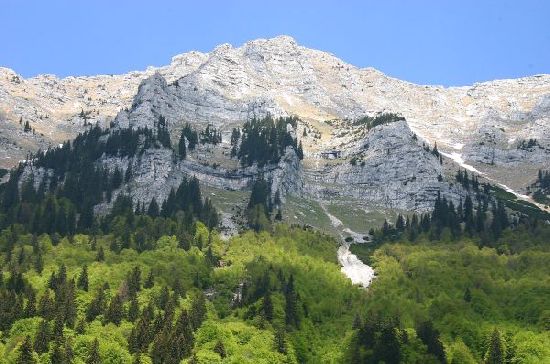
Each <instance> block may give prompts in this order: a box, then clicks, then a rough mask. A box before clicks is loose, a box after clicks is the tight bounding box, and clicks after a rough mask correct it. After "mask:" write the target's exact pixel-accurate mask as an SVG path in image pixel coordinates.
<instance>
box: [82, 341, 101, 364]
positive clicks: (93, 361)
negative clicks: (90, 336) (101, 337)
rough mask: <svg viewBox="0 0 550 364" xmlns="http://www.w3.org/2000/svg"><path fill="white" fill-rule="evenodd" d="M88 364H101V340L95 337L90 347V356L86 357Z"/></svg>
mask: <svg viewBox="0 0 550 364" xmlns="http://www.w3.org/2000/svg"><path fill="white" fill-rule="evenodd" d="M85 363H86V364H101V357H100V355H99V341H98V340H97V339H95V340H94V341H93V342H92V344H91V346H90V348H89V349H88V356H87V357H86V362H85Z"/></svg>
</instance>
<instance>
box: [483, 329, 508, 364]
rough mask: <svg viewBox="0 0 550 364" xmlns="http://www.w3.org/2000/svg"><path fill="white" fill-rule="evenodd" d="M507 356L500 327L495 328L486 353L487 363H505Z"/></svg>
mask: <svg viewBox="0 0 550 364" xmlns="http://www.w3.org/2000/svg"><path fill="white" fill-rule="evenodd" d="M504 358H505V352H504V346H503V344H502V339H501V337H500V332H499V331H498V329H496V328H495V329H494V330H493V333H492V334H491V337H490V339H489V347H488V349H487V353H486V354H485V363H486V364H503V363H504Z"/></svg>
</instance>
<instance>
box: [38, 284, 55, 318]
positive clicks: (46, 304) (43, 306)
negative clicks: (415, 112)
mask: <svg viewBox="0 0 550 364" xmlns="http://www.w3.org/2000/svg"><path fill="white" fill-rule="evenodd" d="M38 314H39V315H40V316H42V317H43V318H45V319H46V320H51V319H53V317H54V315H55V306H54V303H53V301H52V299H51V297H50V291H49V290H46V292H44V294H43V295H42V297H41V298H40V302H39V303H38Z"/></svg>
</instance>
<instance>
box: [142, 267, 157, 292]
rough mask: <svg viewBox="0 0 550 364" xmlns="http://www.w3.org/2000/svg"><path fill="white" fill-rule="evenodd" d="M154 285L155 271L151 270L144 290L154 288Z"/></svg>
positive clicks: (144, 284)
mask: <svg viewBox="0 0 550 364" xmlns="http://www.w3.org/2000/svg"><path fill="white" fill-rule="evenodd" d="M154 285H155V276H154V275H153V271H152V270H150V271H149V274H148V275H147V279H146V280H145V282H144V283H143V288H145V289H149V288H153V286H154Z"/></svg>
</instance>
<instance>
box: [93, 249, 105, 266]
mask: <svg viewBox="0 0 550 364" xmlns="http://www.w3.org/2000/svg"><path fill="white" fill-rule="evenodd" d="M95 260H96V262H103V261H105V252H104V251H103V247H102V246H100V247H99V249H98V250H97V254H96V257H95Z"/></svg>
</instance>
